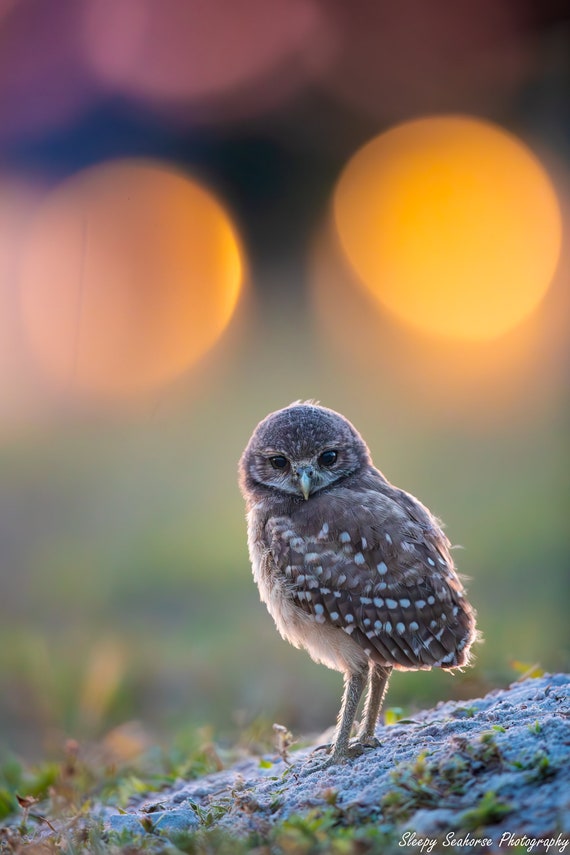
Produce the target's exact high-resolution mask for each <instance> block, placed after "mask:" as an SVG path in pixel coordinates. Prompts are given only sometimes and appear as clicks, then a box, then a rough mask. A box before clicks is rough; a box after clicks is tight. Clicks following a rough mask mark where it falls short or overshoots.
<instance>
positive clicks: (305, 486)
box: [297, 469, 313, 501]
mask: <svg viewBox="0 0 570 855" xmlns="http://www.w3.org/2000/svg"><path fill="white" fill-rule="evenodd" d="M297 474H298V476H299V487H300V488H301V493H302V494H303V497H304V499H305V501H307V499H308V498H309V496H310V494H311V487H312V486H313V482H312V480H311V475H312V470H311V469H299V470H298V471H297Z"/></svg>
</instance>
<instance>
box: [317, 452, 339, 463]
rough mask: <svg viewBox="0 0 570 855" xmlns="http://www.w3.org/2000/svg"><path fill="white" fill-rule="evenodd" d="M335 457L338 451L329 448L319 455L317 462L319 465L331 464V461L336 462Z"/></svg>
mask: <svg viewBox="0 0 570 855" xmlns="http://www.w3.org/2000/svg"><path fill="white" fill-rule="evenodd" d="M337 457H338V451H333V449H329V451H323V453H322V454H321V455H320V457H319V464H320V465H321V466H332V465H333V463H336V459H337Z"/></svg>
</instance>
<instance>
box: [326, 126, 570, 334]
mask: <svg viewBox="0 0 570 855" xmlns="http://www.w3.org/2000/svg"><path fill="white" fill-rule="evenodd" d="M334 214H335V221H336V225H337V228H338V232H339V237H340V240H341V244H342V246H343V249H344V251H345V252H346V254H347V256H348V259H349V260H350V262H351V264H352V265H353V267H354V268H355V270H356V272H357V273H358V275H359V276H360V278H361V279H362V281H363V282H364V283H365V285H366V286H367V287H368V288H369V289H370V291H371V292H372V294H373V295H374V297H375V298H376V299H378V301H380V302H381V303H382V304H383V305H384V306H386V307H387V308H389V309H390V310H392V311H393V312H394V313H395V314H396V315H397V316H398V317H399V318H401V319H402V320H404V321H407V322H408V323H411V324H413V325H414V326H416V327H420V328H422V329H424V330H426V331H428V332H430V333H435V334H438V335H442V336H447V337H453V338H462V339H471V340H483V339H490V338H495V337H497V336H500V335H502V334H503V333H505V332H507V331H508V330H509V329H511V328H512V327H514V326H515V325H516V324H518V323H519V322H520V321H522V320H523V319H524V318H525V317H527V316H528V315H529V314H530V313H531V312H532V311H533V310H534V309H535V308H536V306H537V305H538V304H539V302H540V300H541V298H542V297H543V296H544V294H545V292H546V290H547V289H548V286H549V284H550V281H551V279H552V277H553V274H554V271H555V269H556V265H557V261H558V257H559V254H560V247H561V233H562V228H561V219H560V212H559V207H558V203H557V200H556V196H555V193H554V190H553V188H552V186H551V183H550V181H549V179H548V177H547V175H546V173H545V172H544V170H543V169H542V167H541V165H540V164H539V162H538V161H537V159H536V158H535V157H534V156H533V154H532V153H531V152H530V151H529V150H528V149H527V148H526V147H525V146H524V145H523V144H522V143H521V142H519V141H518V140H516V139H515V138H514V137H512V136H511V135H509V134H507V133H506V132H504V131H502V130H501V129H499V128H497V127H495V126H493V125H491V124H489V123H487V122H482V121H478V120H474V119H470V118H462V117H448V118H431V119H421V120H418V121H413V122H408V123H406V124H403V125H400V126H398V127H396V128H393V129H392V130H390V131H388V132H387V133H385V134H382V135H380V136H379V137H377V138H376V139H374V140H373V141H372V142H370V143H368V144H367V145H366V146H364V148H362V149H361V150H360V151H359V152H358V153H357V154H356V155H355V156H354V157H353V158H352V160H351V161H350V163H349V164H348V166H347V167H346V169H345V170H344V172H343V174H342V176H341V178H340V181H339V183H338V186H337V189H336V193H335V198H334Z"/></svg>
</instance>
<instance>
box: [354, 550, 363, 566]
mask: <svg viewBox="0 0 570 855" xmlns="http://www.w3.org/2000/svg"><path fill="white" fill-rule="evenodd" d="M354 563H355V564H365V563H366V560H365V558H364V555H363V554H362V552H357V553H356V555H355V556H354Z"/></svg>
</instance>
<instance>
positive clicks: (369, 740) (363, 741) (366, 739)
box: [356, 736, 382, 748]
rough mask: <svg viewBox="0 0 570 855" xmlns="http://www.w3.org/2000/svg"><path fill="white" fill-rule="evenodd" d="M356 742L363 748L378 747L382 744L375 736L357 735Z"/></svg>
mask: <svg viewBox="0 0 570 855" xmlns="http://www.w3.org/2000/svg"><path fill="white" fill-rule="evenodd" d="M356 742H357V743H358V744H359V745H362V746H363V747H364V748H380V746H381V745H382V743H381V742H380V740H379V739H377V738H376V737H375V736H359V737H358V739H357V740H356Z"/></svg>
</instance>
